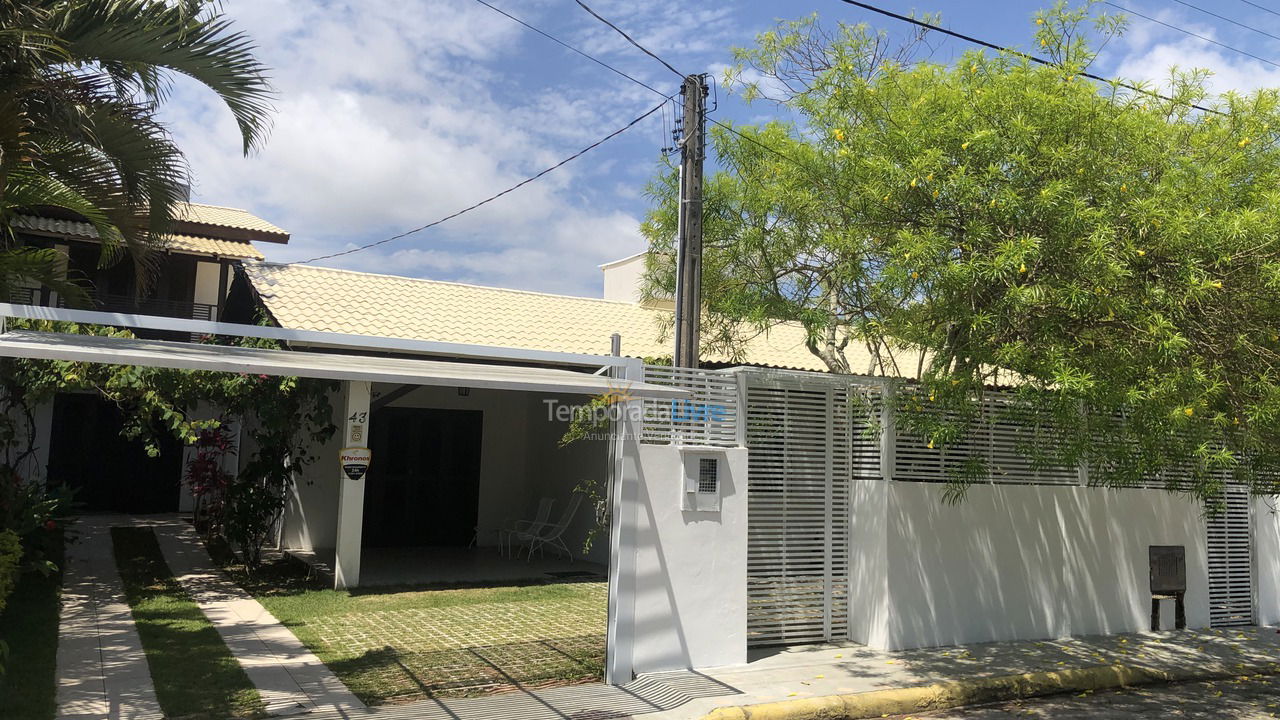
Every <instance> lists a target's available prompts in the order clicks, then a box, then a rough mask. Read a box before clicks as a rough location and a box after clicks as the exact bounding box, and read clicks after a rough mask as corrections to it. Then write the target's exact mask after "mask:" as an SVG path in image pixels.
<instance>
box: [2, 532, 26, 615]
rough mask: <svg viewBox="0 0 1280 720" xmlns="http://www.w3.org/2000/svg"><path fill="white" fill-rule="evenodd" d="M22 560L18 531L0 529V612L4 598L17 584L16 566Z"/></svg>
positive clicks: (6, 597)
mask: <svg viewBox="0 0 1280 720" xmlns="http://www.w3.org/2000/svg"><path fill="white" fill-rule="evenodd" d="M21 560H22V542H21V541H19V539H18V533H16V532H14V531H12V530H0V612H4V603H5V600H7V599H8V598H9V593H10V592H12V591H13V586H14V585H17V584H18V566H19V564H20V563H21Z"/></svg>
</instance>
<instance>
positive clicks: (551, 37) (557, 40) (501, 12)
mask: <svg viewBox="0 0 1280 720" xmlns="http://www.w3.org/2000/svg"><path fill="white" fill-rule="evenodd" d="M476 2H478V3H480V4H481V5H483V6H485V7H487V8H489V9H490V10H492V11H494V12H496V13H498V14H499V15H502V16H505V17H507V18H508V19H510V20H513V21H515V22H516V23H519V24H520V25H523V26H525V27H526V28H529V29H530V30H532V31H534V32H536V33H538V34H539V35H541V36H542V37H544V38H546V39H548V40H550V41H551V42H553V43H556V44H557V45H560V46H561V47H563V48H565V49H567V50H570V51H572V52H575V53H577V54H579V55H581V56H582V57H584V58H586V59H588V60H590V61H591V62H593V63H595V64H597V65H599V66H600V67H603V68H605V69H607V70H609V71H611V72H614V73H617V74H618V75H621V76H622V77H624V78H626V79H628V80H630V81H631V82H633V83H635V84H637V85H639V86H640V87H643V88H647V89H648V90H651V91H653V92H655V93H657V94H658V95H664V93H662V92H661V91H660V90H658V89H657V88H655V87H653V86H651V85H649V84H647V83H645V82H642V81H640V80H637V79H636V78H634V77H632V76H630V75H628V74H626V73H624V72H622V71H621V70H619V69H618V68H616V67H614V66H612V65H610V64H609V63H607V62H605V61H603V60H601V59H599V58H596V57H593V56H591V55H588V54H587V53H585V52H583V51H582V50H579V49H578V48H576V47H574V46H572V45H570V44H569V43H567V42H565V41H563V40H561V39H560V38H558V37H556V36H554V35H552V34H550V33H548V32H546V31H544V30H541V29H539V28H536V27H534V26H533V25H530V24H529V23H527V22H525V21H524V20H521V19H520V18H518V17H516V16H515V15H512V14H511V13H509V12H507V11H506V10H503V9H501V8H497V7H494V6H493V5H490V4H489V3H487V2H485V0H476ZM664 97H665V95H664Z"/></svg>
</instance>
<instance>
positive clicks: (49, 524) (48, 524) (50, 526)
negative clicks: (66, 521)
mask: <svg viewBox="0 0 1280 720" xmlns="http://www.w3.org/2000/svg"><path fill="white" fill-rule="evenodd" d="M44 529H45V530H57V529H58V523H56V522H54V521H52V520H45V521H44Z"/></svg>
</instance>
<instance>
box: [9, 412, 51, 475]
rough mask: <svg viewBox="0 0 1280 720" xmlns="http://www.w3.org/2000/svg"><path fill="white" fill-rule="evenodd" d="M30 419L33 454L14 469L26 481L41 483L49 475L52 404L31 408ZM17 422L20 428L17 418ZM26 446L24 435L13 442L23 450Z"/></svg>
mask: <svg viewBox="0 0 1280 720" xmlns="http://www.w3.org/2000/svg"><path fill="white" fill-rule="evenodd" d="M15 415H17V413H15ZM31 419H32V424H31V428H32V434H33V435H34V437H33V438H31V440H32V447H33V448H34V450H35V452H33V453H32V454H31V455H30V456H29V457H27V458H26V459H25V460H23V461H22V462H21V463H19V464H18V466H17V467H16V468H14V469H15V470H16V471H17V472H18V475H19V476H20V477H22V478H23V479H25V480H27V481H30V482H40V483H43V482H44V481H45V480H46V478H47V476H48V474H49V439H50V438H51V437H52V435H53V402H52V401H49V402H44V403H40V404H39V405H36V406H35V407H33V408H31ZM17 422H18V427H19V428H21V427H22V423H23V421H22V420H21V419H20V418H18V419H17ZM26 444H27V438H26V433H25V432H22V436H21V437H19V438H17V439H16V440H15V445H14V447H16V448H19V449H25V448H26Z"/></svg>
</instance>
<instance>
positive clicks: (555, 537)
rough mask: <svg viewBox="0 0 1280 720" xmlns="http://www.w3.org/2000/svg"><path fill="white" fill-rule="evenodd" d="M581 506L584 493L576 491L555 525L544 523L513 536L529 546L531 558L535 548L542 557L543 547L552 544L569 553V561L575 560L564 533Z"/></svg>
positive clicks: (566, 553) (530, 558) (529, 557)
mask: <svg viewBox="0 0 1280 720" xmlns="http://www.w3.org/2000/svg"><path fill="white" fill-rule="evenodd" d="M581 506H582V493H574V494H573V497H572V498H570V499H569V505H568V507H566V508H565V509H564V512H563V513H561V514H560V520H559V521H557V522H556V524H555V525H543V526H541V527H539V528H535V529H531V530H528V531H525V532H517V533H514V534H513V536H512V537H513V539H514V540H515V541H516V542H519V543H520V544H521V545H525V546H527V548H528V550H529V556H528V559H529V560H532V559H533V551H534V550H537V551H538V555H539V557H541V555H542V549H543V548H544V547H546V546H548V545H550V546H551V547H553V548H555V549H557V550H559V551H561V552H563V553H564V554H565V555H567V556H568V557H569V562H573V553H572V552H570V551H569V546H568V545H566V544H565V542H564V533H565V531H566V530H568V529H569V524H570V523H572V522H573V516H574V515H577V514H578V508H579V507H581Z"/></svg>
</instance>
